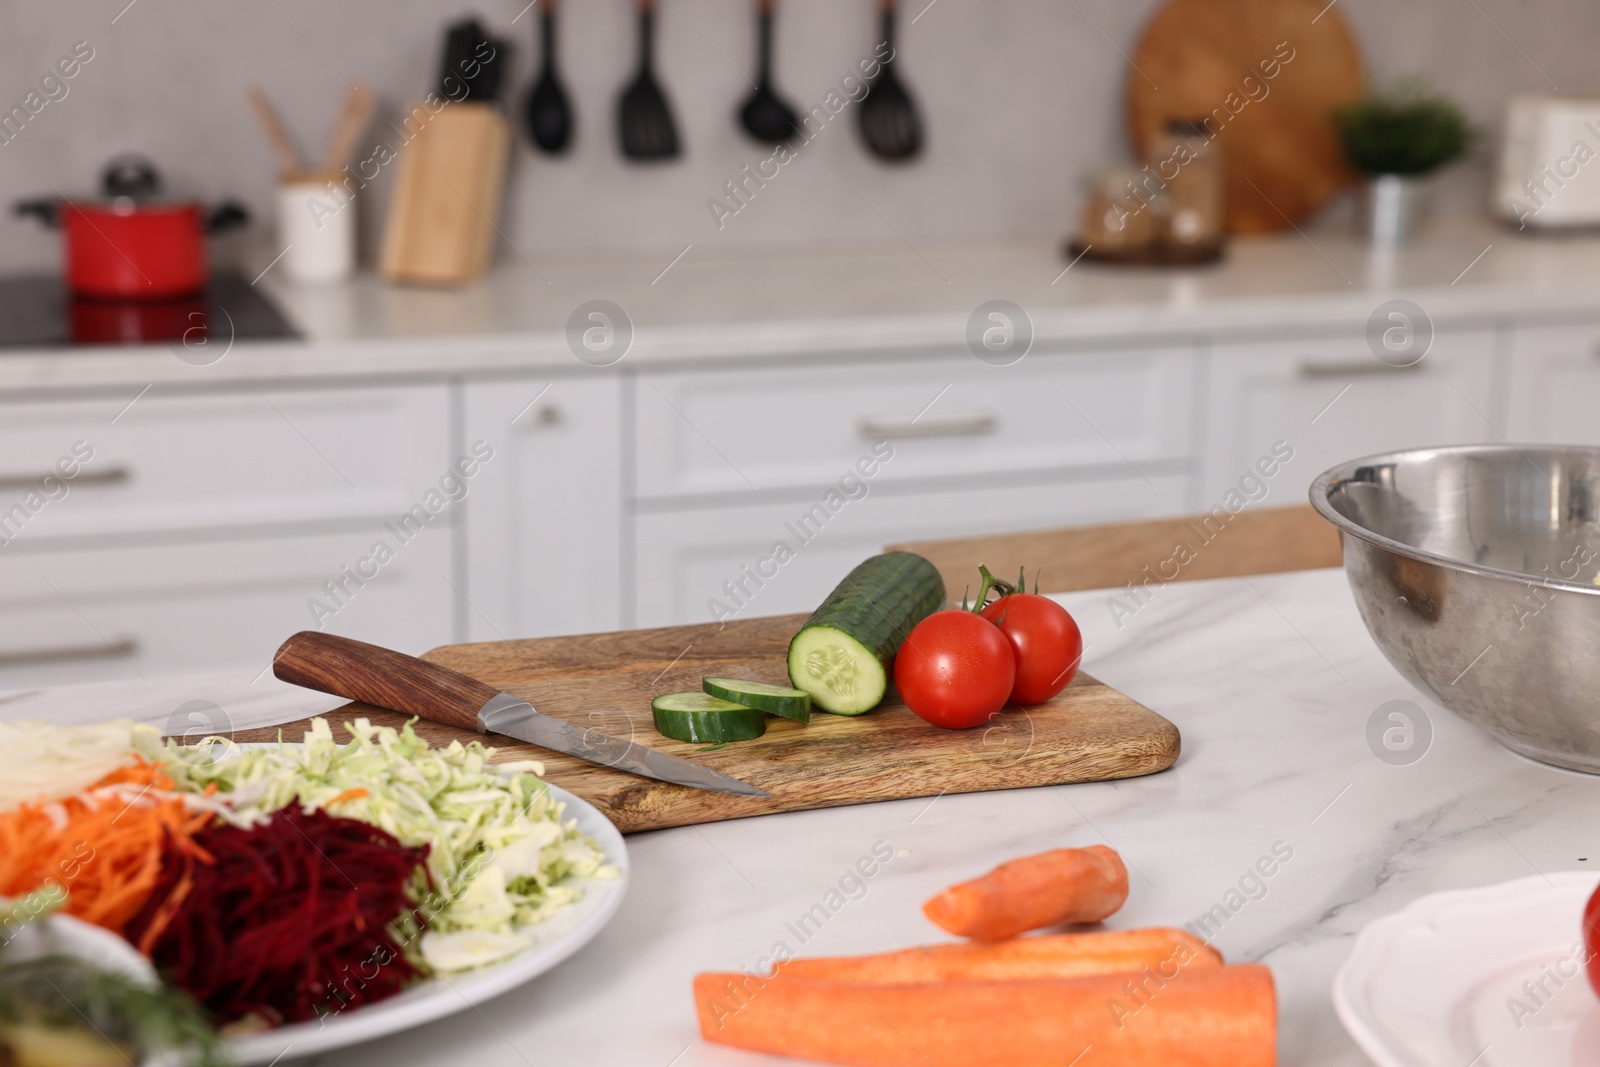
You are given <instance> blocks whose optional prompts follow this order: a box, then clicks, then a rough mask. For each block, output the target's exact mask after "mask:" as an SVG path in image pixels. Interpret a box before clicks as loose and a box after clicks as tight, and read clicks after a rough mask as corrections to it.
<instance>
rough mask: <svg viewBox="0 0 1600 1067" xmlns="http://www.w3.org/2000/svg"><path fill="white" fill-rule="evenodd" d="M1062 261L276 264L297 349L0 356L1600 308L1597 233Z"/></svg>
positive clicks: (830, 338)
mask: <svg viewBox="0 0 1600 1067" xmlns="http://www.w3.org/2000/svg"><path fill="white" fill-rule="evenodd" d="M680 252H681V257H679V258H675V257H678V256H679V253H680ZM261 265H262V266H265V265H266V264H265V263H264V262H263V264H261ZM1067 266H1068V263H1067V261H1066V260H1065V259H1063V258H1062V256H1061V251H1060V243H1059V241H1057V240H1055V239H1053V238H1052V239H1016V240H1008V241H993V240H991V241H965V242H953V241H952V242H922V243H919V244H918V245H916V246H912V245H910V244H909V243H906V242H896V243H890V244H882V243H877V244H861V245H849V246H845V245H840V246H820V245H819V246H796V247H787V248H756V249H716V248H711V247H701V246H698V245H691V246H689V247H688V248H687V249H682V250H676V249H667V250H663V251H662V252H660V253H659V254H656V255H645V254H632V255H628V256H609V257H593V256H591V257H578V256H565V257H559V258H558V257H549V258H543V257H539V258H534V259H525V258H523V257H521V256H516V255H513V256H511V257H510V258H509V259H507V260H506V261H504V262H503V263H502V264H501V265H500V266H498V267H497V268H496V269H495V270H494V271H492V272H491V273H490V275H489V276H488V277H487V278H485V279H484V280H483V281H481V282H479V283H476V284H473V285H470V286H467V287H464V288H461V289H421V288H414V287H397V286H392V285H388V284H386V283H384V282H382V281H380V280H378V279H377V278H375V277H373V276H370V275H364V276H361V277H358V278H357V279H355V280H353V281H351V282H348V283H341V284H337V285H322V286H307V285H295V284H292V283H288V282H284V281H281V280H280V279H279V278H278V277H277V275H276V273H274V271H272V270H267V271H266V272H265V273H264V275H263V276H262V278H261V280H260V284H261V285H262V286H263V287H264V288H265V289H267V290H268V291H269V293H270V295H271V296H272V297H273V299H275V300H276V301H277V302H278V303H279V304H280V305H281V306H282V307H283V309H284V311H285V312H286V313H287V314H288V315H289V317H290V318H291V319H293V320H294V321H295V322H296V323H297V324H298V325H299V326H300V328H301V329H302V330H303V332H304V333H305V335H306V340H305V341H302V342H294V343H281V342H274V343H265V342H257V343H251V342H243V341H241V342H239V343H237V344H235V345H233V346H232V347H231V348H229V349H228V350H227V354H226V355H225V356H223V357H222V358H221V359H220V360H219V361H217V362H215V363H212V364H210V365H207V366H193V365H191V364H190V363H188V362H185V361H184V360H181V359H179V358H177V357H176V356H175V355H174V353H173V352H172V351H171V350H169V347H168V346H165V345H155V346H146V347H142V348H132V349H126V348H124V349H86V350H76V351H71V352H64V351H43V350H41V351H27V350H14V351H10V352H7V353H5V354H4V355H3V356H0V391H17V390H60V389H83V388H92V387H102V388H110V387H116V388H125V387H128V386H132V387H134V388H140V387H142V386H144V385H147V384H150V383H158V384H162V385H174V386H180V387H181V386H200V387H205V386H210V385H216V384H220V383H228V382H239V383H242V382H247V381H267V380H325V379H329V378H349V377H367V376H384V377H390V378H392V377H398V376H431V377H438V376H441V375H447V374H466V373H496V372H506V371H517V370H538V371H539V372H540V373H548V372H551V371H556V372H561V371H570V372H573V373H593V369H592V368H591V367H588V366H585V365H584V364H583V363H582V362H580V361H579V360H578V359H577V358H576V357H575V356H574V354H573V352H572V350H571V349H570V348H569V346H568V341H567V321H568V318H569V317H570V316H571V315H572V314H573V312H574V311H575V310H576V309H577V308H578V307H579V306H580V305H582V304H584V303H586V302H587V301H591V300H596V299H603V300H608V301H611V302H612V303H614V304H616V305H617V306H619V307H621V308H622V309H623V310H624V311H625V312H626V313H627V315H628V317H629V319H630V320H631V322H632V324H633V328H634V339H633V342H632V345H631V347H630V349H629V351H628V352H627V355H626V358H625V360H624V362H623V363H621V364H619V366H620V367H621V368H622V369H629V368H635V367H649V366H671V365H682V364H691V363H696V364H701V363H714V364H720V363H727V362H729V361H762V360H771V359H800V358H819V357H820V358H828V357H834V358H843V357H848V356H850V355H853V354H858V353H862V352H871V353H874V354H883V355H890V356H893V355H896V354H904V355H920V356H928V355H948V356H951V357H953V358H967V349H966V343H965V330H966V325H967V320H968V318H969V317H970V316H971V315H972V313H973V312H974V311H975V310H976V309H977V307H978V305H979V304H981V303H983V302H985V301H988V300H993V299H1004V300H1009V301H1011V302H1013V303H1015V304H1017V305H1018V306H1020V307H1021V308H1022V309H1023V310H1024V311H1025V312H1026V313H1027V315H1028V317H1029V318H1030V320H1031V321H1032V324H1033V327H1034V331H1035V344H1036V345H1051V346H1057V347H1060V346H1069V347H1070V346H1096V345H1100V346H1104V345H1115V344H1121V343H1132V342H1138V341H1143V340H1152V339H1163V338H1193V337H1197V336H1239V335H1251V334H1262V333H1270V334H1278V335H1283V334H1286V333H1292V332H1311V333H1315V332H1319V331H1330V330H1337V329H1348V328H1352V327H1353V328H1357V329H1359V328H1360V327H1361V326H1362V325H1363V324H1364V323H1365V322H1366V320H1367V318H1368V316H1369V315H1370V314H1371V313H1372V311H1373V310H1374V308H1375V307H1376V306H1377V305H1378V304H1379V303H1380V302H1382V301H1383V300H1385V299H1388V298H1389V297H1391V296H1395V295H1403V296H1405V297H1407V298H1409V299H1412V300H1414V301H1416V302H1417V303H1418V304H1419V305H1421V306H1422V307H1423V308H1424V309H1425V310H1426V311H1427V313H1428V314H1429V315H1430V316H1431V317H1432V318H1433V320H1434V322H1435V324H1436V325H1447V324H1451V323H1457V322H1460V323H1469V322H1470V323H1483V322H1491V321H1496V320H1499V319H1504V318H1506V317H1509V316H1518V317H1522V318H1527V317H1529V316H1542V315H1569V314H1585V315H1600V237H1596V236H1592V235H1585V234H1570V235H1549V234H1546V235H1536V236H1529V235H1520V234H1518V233H1516V232H1515V231H1513V230H1510V229H1507V228H1504V227H1500V226H1495V225H1492V224H1490V223H1488V222H1486V221H1481V220H1476V221H1475V220H1463V221H1456V222H1451V223H1448V224H1445V223H1441V224H1440V225H1439V226H1438V227H1437V228H1435V229H1434V230H1432V231H1430V232H1429V233H1427V234H1426V235H1425V236H1424V237H1422V238H1420V239H1419V240H1417V241H1416V242H1415V243H1413V244H1411V245H1409V246H1406V247H1404V248H1402V249H1400V250H1398V251H1387V252H1386V251H1375V250H1373V249H1371V248H1369V247H1367V246H1366V245H1365V244H1364V243H1362V242H1361V241H1359V240H1357V239H1356V238H1354V237H1352V236H1351V235H1350V234H1349V233H1348V232H1347V231H1345V230H1342V229H1341V230H1337V231H1314V232H1311V233H1300V232H1298V231H1291V232H1289V233H1285V234H1280V235H1275V236H1270V237H1255V238H1242V239H1238V240H1235V241H1234V242H1233V244H1232V245H1231V246H1230V249H1229V254H1228V257H1227V259H1226V260H1225V261H1224V262H1222V263H1220V264H1218V265H1215V266H1211V267H1205V268H1194V269H1183V270H1151V269H1137V268H1132V269H1130V268H1124V267H1110V266H1104V265H1097V264H1094V263H1092V262H1089V261H1084V262H1081V263H1078V264H1076V265H1075V266H1072V267H1071V269H1070V270H1066V269H1065V268H1066V267H1067ZM219 343H220V344H221V345H222V347H226V344H225V339H220V338H219ZM217 350H218V349H217V348H213V349H211V350H209V351H208V352H207V353H206V355H208V356H209V355H213V354H214V353H215V352H216V351H217Z"/></svg>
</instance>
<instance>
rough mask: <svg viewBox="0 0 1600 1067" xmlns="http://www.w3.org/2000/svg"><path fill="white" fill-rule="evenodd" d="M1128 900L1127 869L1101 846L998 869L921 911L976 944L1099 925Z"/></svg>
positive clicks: (1069, 850)
mask: <svg viewBox="0 0 1600 1067" xmlns="http://www.w3.org/2000/svg"><path fill="white" fill-rule="evenodd" d="M1127 899H1128V868H1127V867H1125V866H1123V863H1122V857H1121V856H1119V855H1117V853H1116V851H1115V850H1113V849H1109V848H1107V847H1105V846H1104V845H1090V846H1089V847H1088V848H1058V849H1053V850H1052V851H1050V852H1041V853H1039V854H1038V855H1036V856H1024V857H1022V858H1021V859H1015V860H1012V861H1010V862H1009V863H1002V864H1001V865H1000V866H998V867H996V868H995V869H994V870H992V871H990V872H989V873H988V874H986V875H984V876H983V877H982V878H975V879H973V880H972V881H970V882H962V883H961V884H960V885H957V886H951V887H950V888H949V889H946V890H945V891H944V892H943V893H940V894H939V895H938V896H936V897H934V898H933V899H932V900H930V901H928V902H927V903H926V904H924V905H923V906H922V911H923V914H925V915H927V917H928V918H929V919H932V920H933V921H934V923H936V924H937V925H939V926H940V927H942V928H943V929H945V930H948V931H949V932H950V933H952V934H956V935H957V936H960V937H970V938H972V939H973V940H975V941H1004V940H1005V939H1006V938H1008V937H1016V936H1017V935H1018V934H1021V933H1025V932H1027V931H1029V930H1037V929H1039V928H1041V927H1045V926H1056V925H1059V924H1061V923H1092V922H1099V921H1100V920H1101V919H1104V918H1105V917H1106V916H1108V915H1110V914H1111V913H1112V912H1114V911H1116V910H1117V909H1118V908H1120V907H1122V905H1123V902H1124V901H1126V900H1127Z"/></svg>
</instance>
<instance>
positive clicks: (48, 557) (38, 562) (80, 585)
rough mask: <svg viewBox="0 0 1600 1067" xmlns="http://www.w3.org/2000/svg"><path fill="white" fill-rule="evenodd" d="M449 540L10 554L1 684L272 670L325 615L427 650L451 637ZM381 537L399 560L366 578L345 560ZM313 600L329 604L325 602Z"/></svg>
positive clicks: (367, 537)
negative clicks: (293, 641) (284, 646)
mask: <svg viewBox="0 0 1600 1067" xmlns="http://www.w3.org/2000/svg"><path fill="white" fill-rule="evenodd" d="M450 536H451V532H450V531H449V530H448V529H447V528H443V527H429V528H427V529H425V530H423V531H422V532H421V533H420V534H417V535H416V536H415V537H413V539H412V540H410V541H409V542H406V543H404V544H401V543H399V542H398V541H397V540H396V538H395V537H394V536H393V534H391V533H389V532H388V531H386V530H385V529H383V528H382V527H381V526H377V525H375V526H374V528H373V529H372V530H371V531H368V532H350V533H341V534H326V535H319V536H307V537H282V538H275V539H272V540H239V541H218V542H212V543H204V544H178V545H153V546H143V547H138V548H119V549H90V550H83V551H57V552H38V551H34V552H24V551H16V550H10V551H6V550H0V689H13V688H20V687H24V686H44V685H66V684H71V683H75V682H93V681H103V680H109V679H121V678H138V677H139V676H140V675H141V674H142V675H144V676H145V677H151V678H153V677H157V676H159V675H163V674H183V673H191V672H198V671H216V670H228V669H233V668H242V667H265V666H266V665H267V664H268V663H269V662H271V659H272V653H273V650H274V649H276V648H277V647H278V645H279V644H281V643H282V641H283V640H284V638H286V637H288V636H289V635H290V634H292V633H294V632H296V631H298V630H308V629H316V628H317V627H318V623H319V622H320V623H322V624H323V625H322V628H323V629H326V630H328V631H330V632H332V633H341V634H346V635H348V636H351V637H357V638H360V639H361V640H363V641H370V642H373V643H375V644H380V645H386V646H389V647H393V648H399V649H402V650H405V651H407V652H413V653H415V652H422V651H425V650H426V649H428V648H432V647H434V646H436V645H439V644H442V643H445V642H447V641H449V640H450V639H451V634H450V627H449V619H450V599H451V596H452V594H451V592H450V586H449V583H448V581H447V578H448V576H449V562H450V559H449V557H450V552H449V548H450ZM379 539H385V540H387V541H388V542H390V545H391V548H392V549H393V550H394V556H393V559H391V560H390V561H389V562H387V563H384V564H383V565H382V566H381V567H378V568H376V576H375V577H373V578H372V579H371V580H368V581H366V583H365V585H363V586H357V585H355V584H354V582H352V581H350V580H349V579H347V578H345V577H344V575H343V573H342V571H341V568H344V567H350V568H352V569H355V568H357V567H358V566H361V560H362V559H363V558H364V557H367V556H369V554H370V553H371V552H372V548H373V544H374V542H376V541H377V540H379ZM363 569H365V570H367V571H369V572H370V571H372V570H373V568H372V567H371V566H366V567H364V568H363ZM330 581H331V582H343V583H344V584H343V590H344V591H343V592H341V593H340V595H339V599H334V598H333V597H332V596H331V595H330V594H329V592H328V591H327V589H326V588H325V587H324V583H325V582H330ZM313 600H316V601H317V602H320V603H321V604H322V605H324V606H325V609H326V610H322V611H314V610H313V604H312V601H313ZM328 611H331V612H332V614H328V613H327V612H328ZM114 710H115V709H112V710H111V711H108V713H107V714H108V715H110V714H112V713H113V712H114Z"/></svg>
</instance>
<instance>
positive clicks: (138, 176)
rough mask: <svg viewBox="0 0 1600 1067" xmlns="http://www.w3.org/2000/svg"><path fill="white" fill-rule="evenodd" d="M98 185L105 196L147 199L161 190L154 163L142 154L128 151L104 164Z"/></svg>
mask: <svg viewBox="0 0 1600 1067" xmlns="http://www.w3.org/2000/svg"><path fill="white" fill-rule="evenodd" d="M100 186H101V189H102V190H103V191H104V192H105V195H106V196H110V197H119V196H129V197H133V198H134V199H135V200H149V199H151V198H153V197H155V196H157V195H159V194H160V192H161V175H160V173H159V172H158V171H157V170H156V165H155V164H154V163H152V162H150V161H149V160H148V159H146V158H145V157H144V156H141V155H136V154H132V153H130V154H128V155H122V156H118V157H116V158H115V159H113V160H112V161H111V162H110V163H107V164H106V169H105V173H104V174H103V175H102V176H101V179H100Z"/></svg>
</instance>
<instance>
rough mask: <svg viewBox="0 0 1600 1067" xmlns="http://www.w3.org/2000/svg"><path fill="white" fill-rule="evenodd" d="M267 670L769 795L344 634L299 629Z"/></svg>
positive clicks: (451, 722)
mask: <svg viewBox="0 0 1600 1067" xmlns="http://www.w3.org/2000/svg"><path fill="white" fill-rule="evenodd" d="M272 673H273V674H274V675H276V676H277V677H278V678H279V679H281V680H283V681H285V682H288V683H289V684H290V685H298V686H302V687H304V688H306V689H315V690H317V691H318V692H320V693H330V694H332V695H334V696H339V697H344V698H346V699H348V700H359V701H361V702H362V703H364V704H373V705H376V706H377V707H380V708H389V709H391V710H393V711H398V712H402V713H404V714H407V715H416V716H418V717H420V718H424V719H428V720H429V721H431V722H437V723H442V724H444V725H446V726H455V727H458V728H460V729H463V730H476V731H478V732H479V733H497V734H503V735H505V736H506V737H514V738H516V739H517V740H519V741H526V742H527V743H528V744H531V745H538V746H539V747H540V748H548V749H550V750H551V751H554V752H561V753H564V754H566V755H569V756H576V757H577V758H578V759H581V760H587V761H588V762H590V763H595V764H599V765H600V766H603V767H611V768H614V769H616V770H619V771H626V772H628V773H629V774H637V775H640V776H642V777H645V778H654V779H656V780H657V781H662V782H671V783H673V784H674V785H682V786H688V787H689V788H691V789H706V790H711V791H713V792H718V793H733V794H736V795H739V796H747V797H770V796H771V795H772V794H771V793H768V792H766V791H765V790H763V789H758V788H757V787H755V786H753V785H750V784H749V783H748V782H742V781H740V780H739V779H737V778H733V777H730V776H729V775H726V774H723V773H722V772H720V771H714V770H712V769H711V768H710V767H705V766H702V765H701V764H698V763H694V762H692V761H690V760H686V759H682V758H680V757H678V756H672V755H668V754H667V753H665V752H657V751H656V750H655V749H652V748H647V747H645V746H644V745H640V744H637V743H635V742H634V741H632V740H623V739H622V738H619V737H610V736H608V735H606V734H603V733H601V732H600V731H598V730H593V729H587V728H585V727H582V726H575V725H573V724H572V723H569V722H567V721H565V720H563V719H558V718H556V717H554V716H551V715H544V714H541V713H540V712H538V711H536V710H534V707H533V705H532V704H530V703H528V701H526V700H523V699H522V698H520V697H517V696H513V695H512V694H510V693H502V692H500V691H499V690H497V689H495V688H494V687H493V686H491V685H488V684H486V683H484V682H480V681H478V680H477V679H476V678H471V677H468V676H467V675H465V674H461V673H459V672H457V671H453V670H450V669H449V668H448V667H441V666H439V665H438V664H436V663H429V662H427V661H426V660H421V659H417V658H416V657H415V656H408V655H406V654H405V653H403V652H395V651H394V650H392V649H387V648H380V647H378V646H377V645H369V644H367V643H366V642H364V641H354V640H351V639H350V638H348V637H337V636H335V635H333V634H325V633H318V632H316V631H313V630H304V631H301V632H300V633H297V634H295V635H294V636H293V637H291V638H289V639H288V640H287V641H285V642H284V643H283V644H282V645H281V646H279V648H278V651H277V652H276V653H275V654H274V655H273V657H272Z"/></svg>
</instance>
